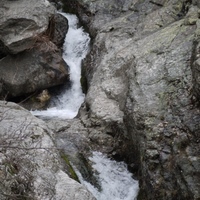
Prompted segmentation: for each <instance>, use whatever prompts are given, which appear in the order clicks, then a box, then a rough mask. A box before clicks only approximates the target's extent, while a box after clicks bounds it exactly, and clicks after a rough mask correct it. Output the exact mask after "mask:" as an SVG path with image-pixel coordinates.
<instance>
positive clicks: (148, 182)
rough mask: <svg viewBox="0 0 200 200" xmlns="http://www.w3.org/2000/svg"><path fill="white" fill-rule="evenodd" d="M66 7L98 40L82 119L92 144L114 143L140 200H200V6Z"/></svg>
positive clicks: (87, 71)
mask: <svg viewBox="0 0 200 200" xmlns="http://www.w3.org/2000/svg"><path fill="white" fill-rule="evenodd" d="M65 4H66V5H67V6H68V7H70V8H74V9H71V10H73V11H74V12H75V13H77V14H78V15H79V16H80V18H81V20H82V22H83V23H84V24H85V25H86V27H87V29H88V30H89V32H90V33H91V36H92V37H93V38H94V40H93V46H92V50H91V52H90V54H89V55H88V57H87V59H86V60H85V62H84V70H83V74H84V75H85V76H86V81H87V82H88V91H87V96H86V101H85V113H84V109H82V111H81V112H80V113H82V114H80V116H81V117H80V118H81V120H82V122H83V123H84V124H85V126H86V127H90V128H94V127H95V133H96V134H94V132H93V131H91V132H90V135H89V136H90V139H91V140H92V141H95V140H96V141H97V142H100V141H102V142H103V143H104V141H108V140H104V141H103V140H101V139H100V138H102V136H103V135H108V136H109V137H111V138H113V140H112V139H111V141H112V142H111V143H109V142H108V145H110V144H112V145H113V148H112V149H111V150H110V151H111V152H112V154H113V155H117V154H118V157H121V158H123V159H125V160H126V161H127V162H129V164H130V165H131V166H132V167H133V170H136V171H137V172H138V173H139V178H140V187H141V190H140V194H139V197H138V199H143V200H144V199H163V200H165V199H170V200H171V199H200V178H199V177H200V156H199V155H200V154H199V153H200V145H199V134H200V111H199V77H200V73H199V66H200V65H199V54H200V48H199V40H200V4H199V1H188V0H181V1H180V0H162V1H157V0H153V1H149V0H126V1H117V0H111V1H106V0H103V1H100V0H96V1H87V0H76V1H73V2H70V1H68V2H65ZM86 115H87V116H88V119H86ZM105 138H106V136H105ZM110 147H111V145H110Z"/></svg>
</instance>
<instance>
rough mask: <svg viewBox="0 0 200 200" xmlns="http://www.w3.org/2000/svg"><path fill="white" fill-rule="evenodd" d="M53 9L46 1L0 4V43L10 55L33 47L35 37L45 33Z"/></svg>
mask: <svg viewBox="0 0 200 200" xmlns="http://www.w3.org/2000/svg"><path fill="white" fill-rule="evenodd" d="M54 13H55V8H54V7H53V6H52V5H51V4H50V3H49V2H48V1H47V0H34V1H31V0H17V1H6V0H2V1H1V2H0V41H1V42H2V43H3V45H4V50H5V51H7V52H10V53H12V54H16V53H19V52H21V51H24V50H26V49H30V48H32V47H33V44H34V43H35V40H36V37H37V36H38V35H39V34H41V33H43V32H45V31H46V30H47V28H48V25H49V18H50V17H52V15H53V14H54Z"/></svg>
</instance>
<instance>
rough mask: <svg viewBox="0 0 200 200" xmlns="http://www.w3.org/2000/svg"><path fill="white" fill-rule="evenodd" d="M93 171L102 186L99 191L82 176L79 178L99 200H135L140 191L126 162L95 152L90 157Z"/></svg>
mask: <svg viewBox="0 0 200 200" xmlns="http://www.w3.org/2000/svg"><path fill="white" fill-rule="evenodd" d="M90 160H91V161H92V162H93V165H92V167H93V169H94V170H96V172H97V175H96V176H97V179H98V180H99V181H100V184H101V191H98V189H97V188H95V187H94V186H93V185H91V184H90V183H88V182H86V181H85V180H84V179H83V178H82V176H81V174H80V173H79V172H78V176H79V179H80V181H81V182H82V184H84V185H85V186H86V187H87V188H88V190H89V191H90V192H91V193H92V194H93V195H94V196H95V197H96V198H97V200H135V199H136V197H137V194H138V191H139V184H138V181H136V180H134V179H133V178H132V174H131V173H130V172H129V171H128V170H127V165H126V164H125V163H124V162H116V161H114V160H110V159H109V158H108V157H107V156H106V155H104V154H102V153H100V152H93V156H92V157H90Z"/></svg>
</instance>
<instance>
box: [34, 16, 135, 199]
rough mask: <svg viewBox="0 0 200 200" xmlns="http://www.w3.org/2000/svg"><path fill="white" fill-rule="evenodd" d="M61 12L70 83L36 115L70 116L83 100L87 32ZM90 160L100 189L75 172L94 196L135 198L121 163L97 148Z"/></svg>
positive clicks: (36, 112) (72, 17)
mask: <svg viewBox="0 0 200 200" xmlns="http://www.w3.org/2000/svg"><path fill="white" fill-rule="evenodd" d="M62 15H64V16H65V17H66V18H67V19H68V23H69V30H68V33H67V35H66V38H65V43H64V46H63V51H64V53H63V58H64V60H65V61H66V63H67V64H68V65H69V67H70V78H71V83H72V86H71V88H70V89H69V90H66V91H63V93H62V94H61V95H59V96H57V97H56V98H55V99H56V100H54V104H56V106H54V107H51V108H49V109H47V110H43V111H32V113H33V114H34V115H36V116H39V117H44V118H53V117H57V118H64V119H72V118H74V117H75V116H76V115H77V113H78V109H79V108H80V106H81V104H82V103H83V101H84V94H83V93H82V89H81V85H80V77H81V61H82V59H84V58H85V56H86V54H87V52H88V49H89V43H90V38H89V34H88V33H85V32H84V31H83V29H82V28H81V27H79V28H78V26H77V24H78V18H77V17H76V16H75V15H71V14H66V13H62ZM90 160H91V161H92V162H93V168H94V169H95V170H96V172H97V173H98V175H97V179H98V180H99V181H100V184H101V189H102V190H101V191H98V189H96V188H95V187H94V186H92V185H91V184H90V183H88V182H86V181H84V180H83V179H82V176H81V174H80V173H79V172H78V171H77V174H79V179H80V180H81V182H82V184H84V185H85V186H86V187H87V188H88V190H90V192H91V193H93V195H94V196H95V197H96V199H97V200H134V199H135V198H136V196H137V193H138V189H139V186H138V181H136V180H134V179H133V178H132V175H131V173H130V172H128V170H127V167H126V164H125V163H123V162H116V161H113V160H110V159H109V158H107V157H106V156H105V155H103V154H101V153H99V152H94V153H93V156H92V157H91V158H90Z"/></svg>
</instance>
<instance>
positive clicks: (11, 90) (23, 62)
mask: <svg viewBox="0 0 200 200" xmlns="http://www.w3.org/2000/svg"><path fill="white" fill-rule="evenodd" d="M0 70H1V75H0V80H1V81H0V83H1V89H0V94H1V96H2V97H4V96H6V95H7V97H17V96H21V95H25V94H30V93H32V92H35V91H40V90H43V89H46V88H49V87H50V86H51V87H52V86H56V85H60V84H62V83H65V82H66V81H67V80H68V79H69V74H68V66H67V64H66V63H65V62H64V60H63V59H62V57H61V56H60V51H59V50H58V49H57V47H56V46H55V44H53V43H52V42H46V43H43V44H41V43H39V46H38V47H35V48H33V49H31V50H29V51H25V52H22V53H19V54H17V55H8V56H6V57H4V58H2V59H1V60H0Z"/></svg>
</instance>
